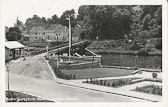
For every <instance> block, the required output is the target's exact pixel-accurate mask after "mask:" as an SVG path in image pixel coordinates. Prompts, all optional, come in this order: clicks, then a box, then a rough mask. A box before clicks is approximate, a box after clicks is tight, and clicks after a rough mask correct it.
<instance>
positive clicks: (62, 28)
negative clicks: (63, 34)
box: [55, 26, 68, 32]
mask: <svg viewBox="0 0 168 107" xmlns="http://www.w3.org/2000/svg"><path fill="white" fill-rule="evenodd" d="M65 29H68V27H66V26H61V27H59V28H58V29H57V30H55V32H57V31H62V30H65Z"/></svg>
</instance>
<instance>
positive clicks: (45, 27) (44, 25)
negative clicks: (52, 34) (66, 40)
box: [26, 24, 50, 31]
mask: <svg viewBox="0 0 168 107" xmlns="http://www.w3.org/2000/svg"><path fill="white" fill-rule="evenodd" d="M49 25H50V24H33V25H29V26H28V27H26V29H27V31H30V30H31V29H32V28H33V27H38V26H41V27H43V28H44V29H47V28H48V27H49Z"/></svg>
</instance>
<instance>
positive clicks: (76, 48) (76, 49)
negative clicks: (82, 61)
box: [48, 41, 90, 55]
mask: <svg viewBox="0 0 168 107" xmlns="http://www.w3.org/2000/svg"><path fill="white" fill-rule="evenodd" d="M89 44H90V42H89V41H79V42H76V43H72V45H71V55H73V54H75V53H78V54H80V55H84V54H85V48H86V47H87V46H88V45H89ZM48 51H49V54H51V55H52V54H58V53H59V54H60V55H61V54H63V53H67V54H69V53H68V52H69V44H63V45H59V46H55V47H51V48H49V49H48Z"/></svg>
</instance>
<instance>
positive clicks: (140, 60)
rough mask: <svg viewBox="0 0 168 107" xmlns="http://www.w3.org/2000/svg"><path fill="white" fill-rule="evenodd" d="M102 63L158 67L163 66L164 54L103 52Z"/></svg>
mask: <svg viewBox="0 0 168 107" xmlns="http://www.w3.org/2000/svg"><path fill="white" fill-rule="evenodd" d="M101 64H102V65H108V66H123V67H135V66H137V67H141V68H147V67H148V68H154V67H155V68H156V67H162V56H140V55H138V56H136V55H120V54H103V55H102V58H101Z"/></svg>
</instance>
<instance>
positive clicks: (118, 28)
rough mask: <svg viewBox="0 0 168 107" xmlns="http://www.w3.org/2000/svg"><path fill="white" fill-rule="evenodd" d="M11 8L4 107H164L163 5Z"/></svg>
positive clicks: (28, 4)
mask: <svg viewBox="0 0 168 107" xmlns="http://www.w3.org/2000/svg"><path fill="white" fill-rule="evenodd" d="M9 1H10V0H6V1H4V2H3V3H4V6H9V7H10V6H13V7H12V8H9V10H6V12H8V14H7V15H6V16H8V17H6V18H7V19H6V20H7V21H6V23H5V24H6V25H5V26H4V30H5V32H4V33H5V34H4V36H5V37H4V38H5V40H4V41H5V42H4V48H5V102H6V103H9V102H162V95H163V90H162V86H163V84H162V79H163V78H162V77H163V75H162V53H163V52H162V37H163V33H162V31H163V29H162V23H163V21H162V19H163V17H162V9H163V6H162V5H139V4H137V5H111V4H110V5H96V4H95V5H92V4H91V5H85V4H80V3H77V2H74V1H73V2H74V3H72V1H67V2H66V1H64V2H58V1H55V0H46V1H44V0H42V2H41V1H40V0H34V1H33V0H24V1H21V0H12V1H11V2H9ZM32 2H33V3H32ZM9 11H10V12H12V13H11V14H10V13H9ZM163 72H164V71H163Z"/></svg>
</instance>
